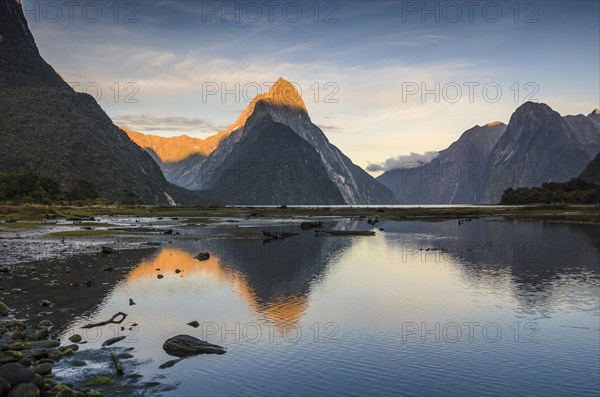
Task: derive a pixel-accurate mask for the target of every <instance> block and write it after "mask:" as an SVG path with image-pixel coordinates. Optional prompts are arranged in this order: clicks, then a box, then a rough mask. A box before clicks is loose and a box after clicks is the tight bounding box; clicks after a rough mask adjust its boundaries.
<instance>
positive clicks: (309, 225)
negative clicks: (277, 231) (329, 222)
mask: <svg viewBox="0 0 600 397" xmlns="http://www.w3.org/2000/svg"><path fill="white" fill-rule="evenodd" d="M322 227H323V222H322V221H310V222H302V223H301V224H300V229H302V230H309V229H320V228H322Z"/></svg>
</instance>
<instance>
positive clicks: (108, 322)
mask: <svg viewBox="0 0 600 397" xmlns="http://www.w3.org/2000/svg"><path fill="white" fill-rule="evenodd" d="M119 316H123V317H122V318H121V319H120V320H115V319H116V318H117V317H119ZM126 318H127V314H125V313H123V312H118V313H117V314H115V315H114V316H112V317H111V318H110V319H109V320H106V321H100V322H99V323H90V324H86V325H84V326H83V327H81V328H94V327H101V326H103V325H106V324H121V323H122V322H123V321H125V319H126Z"/></svg>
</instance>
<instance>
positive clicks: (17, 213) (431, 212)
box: [0, 205, 600, 226]
mask: <svg viewBox="0 0 600 397" xmlns="http://www.w3.org/2000/svg"><path fill="white" fill-rule="evenodd" d="M46 214H53V215H56V216H58V217H63V218H68V217H77V216H81V217H85V216H98V215H102V216H111V215H114V216H134V217H135V216H139V217H164V218H167V217H180V218H188V222H189V221H190V220H191V219H190V218H196V219H194V220H191V221H192V222H199V223H209V220H208V219H206V218H220V217H230V218H246V217H248V216H251V217H259V218H293V217H297V218H300V217H306V218H314V217H322V216H331V217H350V218H358V217H367V218H369V217H370V218H374V217H379V218H380V219H396V220H415V221H417V220H418V221H439V220H446V219H461V218H481V217H505V218H507V219H515V220H531V221H548V222H569V223H600V207H598V206H593V205H539V206H510V207H493V206H490V207H460V208H454V207H453V208H419V207H415V208H387V207H380V208H353V207H336V208H295V207H288V208H280V207H273V208H271V207H269V208H265V207H252V208H249V207H236V208H233V207H218V206H203V207H153V206H89V207H65V206H33V205H23V206H0V219H2V220H6V219H15V220H29V221H31V220H42V219H46ZM202 218H204V219H202ZM192 222H190V223H192ZM90 225H96V226H98V223H94V222H91V223H90Z"/></svg>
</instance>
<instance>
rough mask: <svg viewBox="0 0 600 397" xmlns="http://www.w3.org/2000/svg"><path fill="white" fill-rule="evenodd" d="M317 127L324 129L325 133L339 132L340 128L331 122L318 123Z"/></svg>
mask: <svg viewBox="0 0 600 397" xmlns="http://www.w3.org/2000/svg"><path fill="white" fill-rule="evenodd" d="M319 128H320V129H321V130H322V131H324V132H325V133H327V132H341V131H342V128H340V127H338V126H336V125H333V124H319Z"/></svg>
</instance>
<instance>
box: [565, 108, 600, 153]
mask: <svg viewBox="0 0 600 397" xmlns="http://www.w3.org/2000/svg"><path fill="white" fill-rule="evenodd" d="M596 112H600V110H598V109H596V110H595V111H594V112H592V113H590V114H589V115H588V116H584V115H583V114H579V115H577V116H565V117H563V120H564V121H565V122H566V123H567V125H568V126H569V136H570V137H571V138H572V139H573V140H574V141H576V142H577V143H579V146H580V147H581V148H582V149H583V150H584V151H585V152H586V153H587V154H588V155H589V156H590V157H594V156H595V155H596V154H598V152H600V114H599V113H596Z"/></svg>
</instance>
